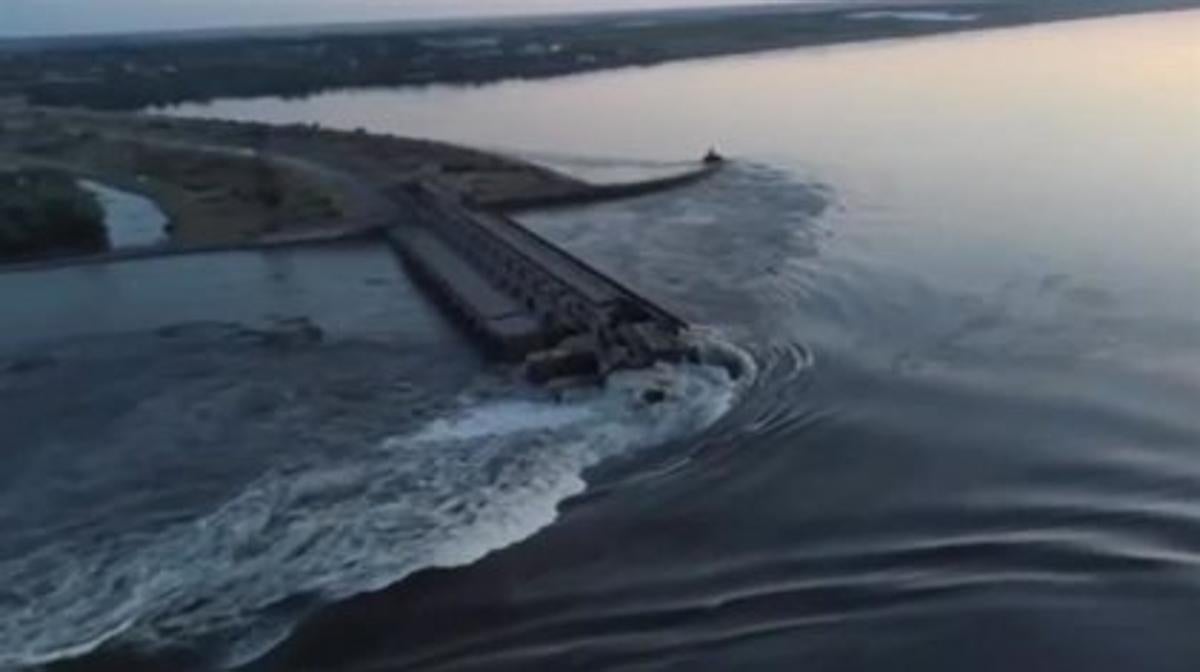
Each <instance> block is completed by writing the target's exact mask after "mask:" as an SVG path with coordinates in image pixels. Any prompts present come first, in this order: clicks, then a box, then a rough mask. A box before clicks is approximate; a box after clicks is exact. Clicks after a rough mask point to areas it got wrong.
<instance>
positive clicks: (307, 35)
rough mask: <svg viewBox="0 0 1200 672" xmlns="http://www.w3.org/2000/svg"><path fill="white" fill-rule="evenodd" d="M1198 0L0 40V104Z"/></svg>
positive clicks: (557, 64) (815, 36)
mask: <svg viewBox="0 0 1200 672" xmlns="http://www.w3.org/2000/svg"><path fill="white" fill-rule="evenodd" d="M1195 7H1200V0H1009V1H990V2H972V1H966V2H951V3H936V2H934V3H920V4H914V3H911V2H908V3H903V4H897V3H881V4H853V5H849V6H847V4H846V3H829V4H797V5H791V4H783V5H781V4H769V5H768V4H764V5H754V6H739V7H727V8H716V9H714V8H704V9H682V10H680V9H675V10H658V11H641V12H610V13H598V14H576V15H558V16H537V17H518V18H513V17H508V18H493V19H486V20H481V19H476V20H442V21H432V22H431V21H423V22H407V23H394V22H390V23H382V24H381V23H376V24H348V25H323V26H307V27H286V28H271V29H258V30H242V29H232V30H217V31H212V30H204V31H189V32H181V33H180V32H176V33H144V34H134V35H109V36H89V37H75V38H38V39H17V40H5V41H0V96H5V95H7V96H16V97H20V98H24V99H26V100H27V101H28V102H30V103H33V104H37V105H52V106H82V107H92V108H99V109H111V110H137V109H144V108H152V107H158V106H168V105H173V104H178V103H184V102H203V101H207V100H213V99H217V98H229V97H252V96H306V95H311V94H314V93H319V92H321V91H325V90H330V89H344V88H356V87H379V86H422V85H429V84H434V83H450V84H478V83H486V82H492V81H498V80H503V79H512V78H539V77H550V76H556V75H565V74H570V73H575V72H585V71H592V70H600V69H606V68H614V67H627V66H643V65H652V64H656V63H662V62H666V61H671V60H678V59H687V58H702V57H708V56H717V55H723V54H738V53H748V52H755V51H763V50H769V49H780V48H788V47H799V46H806V45H821V44H832V43H838V42H849V41H857V40H872V39H885V38H897V37H908V36H917V35H929V34H935V33H944V32H949V31H962V30H973V29H981V28H995V27H1004V26H1014V25H1021V24H1028V23H1035V22H1043V21H1055V20H1066V19H1077V18H1086V17H1092V16H1101V15H1108V14H1119V13H1130V12H1143V11H1158V10H1169V9H1184V8H1195Z"/></svg>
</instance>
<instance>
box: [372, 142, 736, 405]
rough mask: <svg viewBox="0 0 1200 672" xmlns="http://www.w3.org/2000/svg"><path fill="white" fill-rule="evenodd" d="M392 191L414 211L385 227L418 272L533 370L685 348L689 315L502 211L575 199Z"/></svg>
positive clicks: (646, 359) (584, 371)
mask: <svg viewBox="0 0 1200 672" xmlns="http://www.w3.org/2000/svg"><path fill="white" fill-rule="evenodd" d="M716 169H717V166H716V165H706V166H705V167H704V168H701V169H698V170H694V171H692V172H689V173H686V174H684V175H680V176H676V177H672V178H666V179H663V180H656V181H651V182H643V183H638V184H630V185H627V186H626V185H623V186H620V187H597V188H595V189H594V190H590V191H588V192H581V193H579V194H577V195H576V197H575V198H574V199H572V200H573V201H574V202H578V203H584V202H594V201H596V200H602V199H606V198H615V197H620V196H628V195H637V194H642V193H648V192H649V191H654V190H658V189H665V188H670V187H673V186H678V185H680V184H684V183H687V182H691V181H693V180H696V179H700V178H702V177H705V176H707V175H708V174H710V173H711V172H713V171H714V170H716ZM390 195H391V196H392V198H393V199H394V200H396V201H397V202H398V203H400V204H401V205H402V206H403V211H404V212H405V213H407V221H402V222H399V223H397V224H396V225H394V226H390V227H387V228H386V229H385V232H384V233H385V235H386V237H387V239H388V241H389V242H390V243H391V245H392V246H393V248H394V249H395V250H396V251H397V252H398V253H399V255H400V256H401V257H402V258H403V259H404V261H405V263H406V265H407V266H408V267H409V268H410V270H411V271H412V273H413V275H414V276H415V277H416V278H417V279H418V280H419V281H420V282H421V284H423V285H424V286H425V287H427V288H428V289H429V290H430V291H431V293H432V294H433V295H434V296H435V297H436V298H437V299H438V300H439V301H440V303H441V304H442V305H443V307H445V308H447V309H448V310H449V311H450V312H451V314H452V315H453V316H454V317H455V318H456V319H457V320H458V321H459V322H460V323H461V324H462V325H464V326H465V327H466V329H467V330H468V331H469V332H471V334H472V335H473V336H474V337H476V339H477V340H478V341H479V342H480V343H481V344H483V345H484V346H485V348H486V350H487V351H488V352H489V353H490V354H492V355H494V356H497V357H499V358H501V359H504V360H506V361H517V362H519V361H523V362H524V363H525V367H526V373H527V375H528V376H529V378H530V379H531V380H533V381H535V382H548V381H551V380H560V379H563V380H579V379H581V378H582V379H590V380H600V379H603V377H604V376H605V375H607V374H608V373H610V372H612V371H615V370H618V369H627V368H642V367H646V366H650V365H652V364H653V363H654V362H656V361H660V360H670V361H677V360H680V359H683V358H685V357H687V356H688V352H689V348H688V345H687V343H686V341H685V339H684V332H685V331H686V329H687V326H688V325H687V323H686V322H685V321H684V320H682V319H680V318H678V317H676V316H675V315H673V314H672V313H671V312H670V311H668V310H666V309H665V308H663V307H662V306H659V305H657V304H656V303H654V302H652V301H650V300H649V299H647V298H645V297H643V296H641V295H640V294H638V293H637V292H635V291H633V290H632V289H630V288H628V287H626V286H625V285H623V284H622V283H620V282H619V281H618V280H616V279H614V278H613V277H611V276H609V275H607V274H605V273H603V272H601V271H599V270H597V269H596V268H594V267H593V266H591V265H590V264H588V263H586V262H584V261H583V260H581V259H579V258H578V257H576V256H575V255H573V254H571V253H569V252H567V251H566V250H564V249H562V248H561V247H559V246H557V245H555V244H553V243H551V242H550V241H548V240H546V239H545V238H543V237H541V236H539V235H538V234H536V233H534V232H533V231H531V230H529V229H528V228H526V227H525V226H523V225H521V224H519V223H518V222H516V221H514V220H513V219H511V218H510V217H509V216H507V215H506V214H504V210H506V209H509V208H511V207H518V206H519V207H533V206H538V205H562V204H568V203H569V201H566V200H562V199H556V200H554V201H547V202H545V203H537V202H530V201H527V200H522V201H516V202H513V203H508V204H491V205H490V206H485V205H481V204H479V203H477V202H475V201H473V200H472V199H470V198H469V197H468V196H465V195H463V194H462V193H461V192H459V191H457V190H454V189H452V188H448V187H445V186H442V185H438V184H435V183H431V182H428V181H418V182H413V183H410V184H406V185H403V186H400V187H397V188H395V189H393V191H392V193H391V194H390Z"/></svg>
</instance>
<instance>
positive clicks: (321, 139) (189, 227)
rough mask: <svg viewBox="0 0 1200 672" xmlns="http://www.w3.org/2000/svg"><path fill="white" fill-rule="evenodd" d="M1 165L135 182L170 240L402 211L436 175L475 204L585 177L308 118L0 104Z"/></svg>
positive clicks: (289, 230)
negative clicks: (304, 121) (328, 126)
mask: <svg viewBox="0 0 1200 672" xmlns="http://www.w3.org/2000/svg"><path fill="white" fill-rule="evenodd" d="M0 164H8V165H11V166H22V167H25V168H29V169H39V170H43V171H47V170H53V171H58V172H59V173H64V174H71V175H73V176H76V177H86V178H90V179H94V180H96V181H99V182H103V183H107V184H109V185H112V186H114V187H116V188H119V189H123V190H126V191H132V192H137V193H140V194H143V195H145V196H147V197H149V198H150V199H151V200H153V201H155V202H156V203H157V204H158V206H159V207H160V208H161V209H162V210H163V212H164V213H166V215H167V217H168V218H169V220H170V224H169V231H168V233H169V234H170V244H171V245H173V246H176V247H197V246H200V247H206V246H212V245H230V244H238V243H247V244H253V243H256V242H263V241H268V240H271V241H279V240H287V239H296V238H303V237H306V236H311V235H314V234H318V235H319V234H322V232H344V231H352V230H362V229H367V228H372V227H376V226H380V225H385V224H392V223H395V222H397V221H402V218H403V206H402V204H401V203H400V202H399V201H397V200H396V199H395V198H393V197H391V194H392V193H393V192H394V191H396V190H397V189H400V188H401V186H402V185H404V184H406V183H409V182H412V181H414V180H416V179H422V180H436V181H438V182H440V183H442V184H445V185H446V186H448V187H451V188H453V189H455V190H457V191H459V192H461V193H464V194H465V195H467V196H469V197H471V198H474V199H476V200H478V201H480V202H485V203H487V202H501V201H505V200H508V199H512V198H514V197H521V198H524V197H535V198H541V197H545V196H554V195H556V194H561V193H564V192H570V191H571V190H574V189H578V188H579V186H580V183H579V182H577V181H575V180H572V179H570V178H567V177H564V176H561V175H558V174H556V173H553V172H551V171H548V170H544V169H541V168H538V167H536V166H533V165H530V164H527V163H524V162H521V161H518V160H514V159H509V158H506V157H501V156H497V155H493V154H488V153H485V152H479V151H475V150H471V149H467V148H461V147H456V146H453V145H447V144H443V143H436V142H427V141H422V140H410V139H405V138H396V137H389V136H379V135H373V134H368V133H365V132H357V133H355V132H339V131H331V130H324V129H319V128H315V127H310V126H289V127H272V126H267V125H262V124H247V123H233V122H223V121H204V120H176V119H166V118H158V117H149V116H143V115H131V114H124V113H101V112H88V111H82V110H63V109H43V108H34V107H26V106H22V105H11V104H10V105H7V106H0Z"/></svg>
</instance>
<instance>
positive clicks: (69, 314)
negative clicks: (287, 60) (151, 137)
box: [0, 13, 1200, 671]
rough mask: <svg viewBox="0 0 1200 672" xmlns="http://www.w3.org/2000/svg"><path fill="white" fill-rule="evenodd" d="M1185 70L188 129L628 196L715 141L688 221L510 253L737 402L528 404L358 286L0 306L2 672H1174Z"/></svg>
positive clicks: (478, 107) (712, 73)
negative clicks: (696, 334) (708, 362)
mask: <svg viewBox="0 0 1200 672" xmlns="http://www.w3.org/2000/svg"><path fill="white" fill-rule="evenodd" d="M1197 44H1200V15H1197V14H1195V13H1182V14H1173V15H1161V16H1146V17H1136V18H1120V19H1109V20H1101V21H1091V22H1082V23H1075V24H1064V25H1054V26H1042V27H1035V28H1027V29H1020V30H1010V31H996V32H987V33H979V34H971V35H964V36H955V37H948V38H935V39H926V40H919V41H911V42H892V43H886V44H873V45H867V46H846V47H836V48H829V49H820V50H810V51H790V52H781V53H777V54H770V55H765V56H756V57H748V58H733V59H719V60H713V61H704V62H696V63H686V64H676V65H669V66H664V67H658V68H653V69H647V70H636V71H622V72H615V73H603V74H598V75H588V76H582V77H571V78H565V79H561V80H550V81H543V82H525V83H508V84H501V85H495V86H488V87H482V88H474V89H464V90H459V89H446V88H431V89H428V90H424V91H420V92H382V91H381V92H369V93H337V94H330V95H328V96H322V97H317V98H314V99H311V100H308V101H267V100H260V101H221V102H218V103H216V104H214V105H213V106H210V107H204V108H191V109H183V110H179V111H178V112H179V113H181V114H211V115H218V116H233V117H253V118H264V119H269V120H278V121H288V120H296V119H304V120H319V121H321V122H323V123H327V124H330V125H342V126H346V127H354V126H360V125H361V126H369V127H374V128H377V129H381V130H399V131H403V132H407V133H410V134H413V135H432V136H436V137H441V138H446V139H454V140H460V141H464V142H469V143H475V144H482V145H488V146H506V147H511V148H516V149H519V150H520V151H522V152H526V153H529V154H531V155H538V154H545V153H551V154H553V155H554V156H555V161H556V162H557V163H559V164H564V162H565V164H571V163H572V162H571V161H570V160H569V159H568V158H567V157H569V156H570V155H578V156H595V155H607V156H631V157H635V158H638V159H639V162H637V163H632V164H629V170H631V171H637V170H643V169H646V167H647V166H653V165H654V164H656V162H660V161H661V162H666V161H669V160H675V159H678V158H679V157H681V156H685V155H688V154H698V153H699V152H701V151H702V150H703V149H705V148H706V147H707V146H708V145H709V144H710V143H714V142H716V143H719V144H720V146H721V148H722V149H723V150H724V151H726V152H727V153H728V154H730V155H732V156H734V157H736V160H735V161H734V162H733V163H732V164H731V165H730V166H729V168H728V169H727V170H725V171H724V172H723V173H722V174H720V175H719V176H717V177H716V178H714V179H712V180H710V181H707V182H704V183H702V184H699V185H696V186H694V187H689V188H688V189H687V190H685V191H682V192H678V193H674V194H666V195H659V196H655V197H652V198H645V199H639V200H635V201H630V202H625V203H618V204H611V205H606V206H602V207H595V208H588V209H584V210H572V211H559V212H552V213H542V214H538V215H531V216H529V217H528V218H527V222H528V224H529V225H530V226H533V227H535V228H536V229H537V230H538V231H540V232H542V233H544V234H545V235H547V236H549V237H551V238H553V239H555V240H557V241H559V242H561V243H562V244H563V245H565V246H567V247H568V248H570V249H572V250H575V251H577V252H579V253H580V254H582V255H584V256H586V257H587V258H588V259H590V260H592V261H593V262H594V263H596V264H598V265H600V266H602V267H604V268H607V269H609V270H612V271H613V272H614V273H617V274H618V275H619V276H620V277H621V278H622V279H624V280H626V281H627V282H629V283H630V284H631V285H633V286H636V287H638V288H639V289H641V290H643V291H644V292H646V293H647V294H649V295H651V296H652V297H654V298H656V299H658V300H660V301H662V302H663V303H665V304H667V305H668V306H669V307H671V308H673V309H675V310H676V311H678V312H680V313H681V314H683V315H684V316H686V317H687V318H689V319H691V320H693V321H695V322H697V323H699V324H702V325H704V330H703V332H704V338H706V339H709V340H710V341H712V342H714V343H732V344H733V345H732V346H720V350H721V351H722V352H726V353H728V352H736V351H739V350H740V351H744V352H746V353H748V357H749V358H750V359H751V360H752V361H751V362H747V363H746V365H745V366H743V367H742V371H743V374H744V375H742V376H741V377H740V378H739V379H737V380H733V379H731V378H730V377H729V376H728V374H727V373H726V371H725V369H723V368H720V367H703V366H702V367H691V368H682V369H662V370H658V371H654V372H647V373H641V374H631V375H629V376H626V377H625V378H623V379H621V380H620V381H617V382H616V384H614V385H613V386H612V387H611V389H609V390H605V391H596V392H590V393H581V394H580V395H579V396H578V397H576V398H571V399H567V400H565V401H563V402H562V403H555V402H552V401H550V400H546V399H544V398H542V397H541V396H539V395H538V394H537V393H536V392H534V391H532V390H529V389H527V388H525V387H523V386H522V385H520V384H519V383H517V382H515V381H513V380H512V379H511V377H510V372H508V371H506V370H505V369H503V368H490V367H486V366H484V365H483V364H481V363H480V362H478V361H477V360H476V359H475V357H474V356H473V355H472V354H471V351H470V348H469V347H468V346H467V344H465V343H464V342H463V341H462V339H461V338H460V337H459V336H458V335H457V334H456V333H455V332H454V331H453V330H452V329H450V328H449V327H447V326H446V325H445V324H443V323H442V322H441V321H440V319H439V318H438V316H437V314H436V312H434V311H432V310H431V308H430V306H429V305H427V304H426V303H424V301H423V300H422V299H421V298H420V297H419V295H417V294H416V292H415V291H414V290H413V288H412V287H411V286H409V285H408V284H407V281H406V280H405V279H404V277H403V276H402V275H400V274H399V273H398V272H397V271H396V269H395V267H394V265H393V266H389V265H388V264H387V263H385V261H386V255H384V254H383V253H382V252H380V251H372V250H368V249H360V248H352V249H344V250H341V251H337V250H335V251H331V252H327V253H316V252H294V253H287V254H286V255H284V256H274V254H273V255H266V256H259V255H248V256H247V255H242V256H234V257H224V256H222V257H216V258H209V259H208V262H207V263H209V264H213V265H210V266H204V265H203V264H201V263H200V262H199V261H197V262H188V264H191V265H187V264H185V265H183V266H178V265H174V264H175V263H176V262H175V261H172V262H171V265H163V266H153V265H151V266H146V265H130V266H122V267H109V268H106V269H104V270H100V269H76V270H62V271H55V272H53V273H52V274H48V275H47V274H42V275H38V276H28V275H20V276H16V275H12V276H0V299H3V301H4V305H6V306H8V305H10V304H13V302H14V301H16V300H17V297H20V298H21V302H22V303H21V305H22V308H21V310H22V311H23V312H21V313H20V314H19V315H20V319H19V320H17V321H16V323H17V324H18V325H21V326H20V328H17V329H11V330H9V331H8V332H6V334H4V341H3V343H4V348H5V352H6V353H11V355H8V354H6V356H7V357H9V358H8V359H7V360H5V361H6V362H9V363H8V364H7V366H8V368H7V370H6V371H7V372H6V373H4V374H0V401H2V405H0V413H2V414H3V415H2V416H0V418H3V421H4V424H5V427H8V428H14V429H13V431H12V432H10V433H9V434H8V436H7V437H6V446H5V447H6V452H5V454H4V456H3V459H4V460H5V462H4V466H5V468H4V469H3V470H2V471H0V483H2V485H3V488H2V489H0V492H2V493H3V494H2V495H0V497H3V507H2V509H0V511H2V513H0V530H2V531H3V535H2V536H0V539H2V540H3V541H0V577H2V578H3V583H2V586H3V588H0V667H3V666H4V665H8V666H16V665H21V664H23V663H29V662H33V661H36V660H39V659H47V658H54V657H62V656H66V655H70V654H75V653H81V652H84V651H85V650H88V649H91V648H92V647H95V646H97V645H99V644H101V642H105V641H107V642H108V644H106V645H104V646H102V647H101V653H103V654H104V655H113V656H116V655H118V653H120V652H124V651H130V650H132V651H134V652H139V654H138V655H147V654H149V655H152V656H158V658H155V660H158V661H160V664H161V666H162V667H163V668H164V669H178V668H179V667H180V666H181V665H180V663H179V662H178V661H180V660H186V661H189V662H191V661H193V660H194V659H193V658H189V657H188V656H190V655H194V654H196V653H197V652H199V655H201V657H202V658H203V660H204V663H205V665H217V666H220V665H228V664H232V663H237V662H241V661H245V660H249V659H254V658H256V657H258V656H259V654H261V653H262V652H263V651H265V650H267V649H273V651H272V653H270V654H269V655H267V656H265V657H263V658H259V659H258V662H257V663H256V664H254V665H253V666H252V668H253V669H270V670H276V669H278V670H295V669H309V668H313V667H316V668H339V667H344V668H350V669H389V670H390V669H421V670H474V669H480V670H483V669H488V670H494V669H500V670H505V669H512V670H529V669H597V668H603V669H638V670H643V669H715V670H727V669H739V670H740V669H764V670H765V669H819V670H876V669H893V668H899V669H919V670H947V671H952V670H953V671H957V670H964V669H972V670H1012V669H1038V670H1040V669H1046V670H1057V669H1072V668H1074V669H1091V670H1180V671H1191V670H1194V669H1196V668H1197V665H1200V641H1197V640H1196V638H1195V636H1194V633H1195V630H1196V628H1197V627H1198V626H1200V419H1198V418H1197V414H1196V411H1197V409H1200V303H1198V302H1197V301H1196V300H1195V293H1196V291H1197V289H1198V288H1200V263H1198V262H1197V260H1198V259H1200V197H1198V196H1197V194H1198V193H1200V190H1198V189H1197V187H1198V186H1200V185H1198V184H1197V182H1198V180H1200V178H1198V176H1200V127H1198V126H1197V121H1196V120H1197V119H1200V88H1198V87H1197V86H1196V82H1197V81H1200V54H1198V53H1197V51H1198V50H1197V48H1196V45H1197ZM575 163H576V165H577V166H578V167H579V169H580V170H582V171H589V170H590V171H596V170H602V171H604V172H606V173H611V174H627V173H624V172H623V171H620V170H618V167H619V166H618V164H613V163H611V162H597V161H594V160H588V161H580V162H575ZM663 165H665V163H664V164H663ZM614 171H615V172H614ZM322 254H324V255H327V256H320V255H322ZM310 255H316V256H310ZM328 255H332V256H328ZM156 263H157V262H156ZM206 269H209V270H206ZM330 271H335V272H330ZM323 280H327V281H328V282H323ZM99 285H104V286H107V287H113V288H118V289H119V290H120V291H117V292H113V295H114V296H115V297H117V300H115V301H114V302H113V303H112V304H106V303H100V299H101V298H102V297H103V296H104V294H103V293H102V292H101V291H100V290H98V289H96V287H97V286H99ZM171 287H185V288H187V289H188V291H189V296H192V297H195V300H193V301H191V302H180V303H178V304H176V303H172V302H170V301H169V300H167V299H166V298H165V296H166V294H167V289H164V288H171ZM235 290H236V293H235ZM36 291H42V292H44V296H45V297H46V300H45V304H44V305H43V304H38V305H37V306H34V307H30V305H29V301H28V299H27V298H26V297H28V296H29V294H30V293H31V292H36ZM81 296H82V297H85V298H70V297H81ZM231 296H232V297H233V298H232V299H231ZM347 296H355V297H358V298H357V302H350V301H348V300H346V298H345V297H347ZM58 297H68V298H58ZM79 314H84V315H87V316H88V317H87V319H79V317H78V315H79ZM300 315H304V316H308V317H310V318H311V319H312V320H313V321H315V322H316V323H318V324H319V325H321V326H324V327H326V333H325V336H324V338H323V339H320V340H314V339H312V338H309V337H306V336H305V334H306V333H308V332H306V331H305V330H304V329H303V328H300V329H299V330H298V331H295V327H296V324H297V323H296V322H295V320H292V321H290V322H288V321H286V318H291V317H296V316H300ZM388 316H390V317H388ZM281 320H284V321H283V322H281ZM214 321H215V322H220V323H214ZM178 322H189V323H191V326H184V327H173V328H168V329H165V330H163V329H161V327H163V326H164V325H168V324H173V323H178ZM228 322H237V323H238V324H237V325H233V324H227V323H228ZM281 325H282V326H281ZM301 326H302V325H301ZM94 331H99V332H102V334H103V335H102V336H95V337H90V338H86V339H85V338H84V337H85V336H86V335H87V334H89V333H91V332H94ZM50 334H61V336H59V340H53V339H50V338H49V335H50ZM63 339H65V340H63ZM648 384H655V385H668V386H670V387H671V389H672V390H673V393H672V395H671V399H670V401H669V402H668V403H667V404H664V405H662V406H653V407H647V406H645V405H643V404H641V403H639V402H638V401H637V392H638V390H640V389H642V388H643V387H645V386H646V385H648ZM27 418H35V419H37V420H38V421H37V422H29V421H28V420H23V419H27ZM517 542H520V543H517ZM485 554H486V557H484V556H485ZM423 568H424V569H427V570H428V569H429V568H444V569H440V570H429V571H417V570H420V569H423ZM401 579H404V580H403V581H400V580H401ZM397 581H400V582H399V583H397V584H395V585H392V584H393V583H394V582H397ZM388 586H391V587H390V588H389V587H388ZM369 591H377V592H373V593H370V594H366V593H368V592H369ZM180 651H182V652H183V653H179V655H181V656H183V657H182V658H173V657H172V656H174V655H176V654H177V653H178V652H180Z"/></svg>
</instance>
